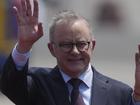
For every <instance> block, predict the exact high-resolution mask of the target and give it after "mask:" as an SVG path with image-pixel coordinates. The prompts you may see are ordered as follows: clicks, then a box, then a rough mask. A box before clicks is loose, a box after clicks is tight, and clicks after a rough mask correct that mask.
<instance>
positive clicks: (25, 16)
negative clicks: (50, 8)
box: [13, 0, 43, 52]
mask: <svg viewBox="0 0 140 105" xmlns="http://www.w3.org/2000/svg"><path fill="white" fill-rule="evenodd" d="M33 4H34V9H33V11H32V9H31V4H30V1H29V0H20V2H18V3H17V4H16V5H15V6H14V7H13V9H14V13H15V16H16V18H17V24H18V50H19V51H20V52H27V51H29V50H30V48H31V47H32V45H33V44H34V43H35V42H36V41H37V40H38V39H39V38H40V37H41V36H42V35H43V28H42V24H41V23H39V22H38V13H39V8H38V2H37V0H33Z"/></svg>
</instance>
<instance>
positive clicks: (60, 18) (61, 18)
mask: <svg viewBox="0 0 140 105" xmlns="http://www.w3.org/2000/svg"><path fill="white" fill-rule="evenodd" d="M78 20H82V21H84V22H85V23H86V24H87V26H88V27H89V29H90V26H89V24H88V22H87V20H86V19H85V18H84V17H82V16H81V15H79V14H77V13H75V12H74V11H72V10H64V11H61V12H59V13H58V14H56V16H55V17H54V18H53V22H52V24H51V26H50V28H49V37H50V38H49V39H50V41H51V42H52V41H53V39H54V33H55V28H56V26H57V25H59V24H62V23H64V24H68V25H71V24H73V23H74V22H75V21H78ZM91 33H92V32H91Z"/></svg>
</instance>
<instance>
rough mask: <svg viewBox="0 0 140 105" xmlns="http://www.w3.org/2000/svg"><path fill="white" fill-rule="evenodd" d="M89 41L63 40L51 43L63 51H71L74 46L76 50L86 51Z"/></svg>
mask: <svg viewBox="0 0 140 105" xmlns="http://www.w3.org/2000/svg"><path fill="white" fill-rule="evenodd" d="M90 43H91V41H78V42H75V43H74V42H63V43H58V44H57V43H55V42H52V44H54V45H56V46H58V47H59V48H60V49H62V51H63V52H66V53H68V52H71V51H72V50H73V48H74V47H76V48H77V50H78V51H80V52H83V51H86V50H88V49H89V45H90ZM78 44H79V45H78ZM80 44H81V45H80ZM82 44H83V47H82ZM84 44H85V46H84ZM86 46H87V47H86ZM80 47H81V48H80Z"/></svg>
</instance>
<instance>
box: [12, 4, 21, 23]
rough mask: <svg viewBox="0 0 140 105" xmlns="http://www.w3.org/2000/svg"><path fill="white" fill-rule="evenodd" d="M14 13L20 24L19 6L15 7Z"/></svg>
mask: <svg viewBox="0 0 140 105" xmlns="http://www.w3.org/2000/svg"><path fill="white" fill-rule="evenodd" d="M13 13H14V15H15V17H16V20H17V24H18V25H19V24H20V18H19V17H20V16H19V11H18V9H17V7H15V6H14V7H13Z"/></svg>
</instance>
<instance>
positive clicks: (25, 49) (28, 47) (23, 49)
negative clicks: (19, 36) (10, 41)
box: [16, 42, 32, 53]
mask: <svg viewBox="0 0 140 105" xmlns="http://www.w3.org/2000/svg"><path fill="white" fill-rule="evenodd" d="M31 48H32V45H28V44H21V43H19V42H18V43H17V46H16V49H17V51H18V52H19V53H27V52H29V51H30V50H31Z"/></svg>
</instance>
